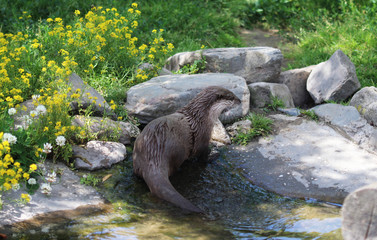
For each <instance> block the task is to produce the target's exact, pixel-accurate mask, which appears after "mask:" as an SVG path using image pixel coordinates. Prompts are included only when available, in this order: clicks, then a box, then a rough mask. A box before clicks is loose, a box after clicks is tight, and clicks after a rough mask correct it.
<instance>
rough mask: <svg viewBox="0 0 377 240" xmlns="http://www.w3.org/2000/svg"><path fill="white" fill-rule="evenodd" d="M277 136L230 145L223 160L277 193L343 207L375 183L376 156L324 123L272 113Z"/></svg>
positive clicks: (251, 179)
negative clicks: (349, 198)
mask: <svg viewBox="0 0 377 240" xmlns="http://www.w3.org/2000/svg"><path fill="white" fill-rule="evenodd" d="M273 117H274V118H275V123H277V124H278V126H276V127H277V132H278V134H277V135H273V136H269V137H267V138H261V139H260V140H259V142H254V143H250V144H249V145H247V146H232V147H230V149H229V151H228V153H227V156H226V157H227V158H228V159H229V161H230V162H231V163H232V164H234V166H235V167H237V168H239V169H240V170H241V172H242V173H243V175H244V176H245V177H247V178H248V179H249V180H250V181H251V182H252V183H254V184H255V185H258V186H261V187H263V188H265V189H266V190H270V191H273V192H276V193H278V194H281V195H284V196H290V197H299V198H315V199H318V200H322V201H329V202H334V203H342V202H343V200H344V198H345V197H346V196H347V194H349V193H350V192H352V191H354V190H356V189H358V188H360V187H362V186H365V185H368V184H371V183H373V182H377V175H376V174H375V170H376V169H377V156H376V155H375V154H372V153H370V152H368V151H366V150H364V149H362V148H360V147H359V146H358V145H356V144H355V143H354V142H353V141H350V140H348V139H347V138H345V137H343V135H342V134H341V133H339V132H338V131H336V130H335V129H336V128H335V129H334V128H332V127H330V126H329V125H327V124H323V123H322V124H321V123H317V122H315V121H310V120H306V119H303V118H300V117H288V116H285V115H280V114H278V115H273Z"/></svg>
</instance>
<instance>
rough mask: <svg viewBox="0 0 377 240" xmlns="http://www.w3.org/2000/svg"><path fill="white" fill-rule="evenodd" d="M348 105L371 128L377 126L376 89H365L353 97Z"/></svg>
mask: <svg viewBox="0 0 377 240" xmlns="http://www.w3.org/2000/svg"><path fill="white" fill-rule="evenodd" d="M350 105H351V106H354V107H355V108H356V109H357V110H358V111H359V112H360V113H361V115H362V116H363V117H364V118H365V119H366V120H367V121H368V123H370V124H372V125H373V126H377V88H375V87H365V88H362V89H361V90H360V91H358V92H357V93H355V95H353V97H352V99H351V101H350Z"/></svg>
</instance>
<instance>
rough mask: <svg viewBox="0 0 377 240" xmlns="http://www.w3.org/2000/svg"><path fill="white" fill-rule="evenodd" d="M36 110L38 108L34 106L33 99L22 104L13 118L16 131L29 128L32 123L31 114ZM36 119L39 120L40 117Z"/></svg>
mask: <svg viewBox="0 0 377 240" xmlns="http://www.w3.org/2000/svg"><path fill="white" fill-rule="evenodd" d="M35 108H36V106H35V105H34V103H33V100H32V99H30V100H27V101H25V102H23V103H21V104H20V108H19V109H17V113H16V114H15V115H13V116H12V118H13V120H14V127H15V129H19V128H23V129H27V128H28V127H29V125H30V123H31V122H32V118H31V117H30V112H31V111H33V110H35ZM35 118H38V116H36V117H35Z"/></svg>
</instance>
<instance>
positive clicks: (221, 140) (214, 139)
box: [210, 119, 231, 147]
mask: <svg viewBox="0 0 377 240" xmlns="http://www.w3.org/2000/svg"><path fill="white" fill-rule="evenodd" d="M210 142H211V143H213V144H214V145H215V146H217V147H221V146H224V145H229V144H231V140H230V137H229V135H228V133H227V132H226V130H225V128H224V125H223V124H222V123H221V122H220V120H219V119H217V121H216V122H215V125H214V126H213V130H212V134H211V140H210Z"/></svg>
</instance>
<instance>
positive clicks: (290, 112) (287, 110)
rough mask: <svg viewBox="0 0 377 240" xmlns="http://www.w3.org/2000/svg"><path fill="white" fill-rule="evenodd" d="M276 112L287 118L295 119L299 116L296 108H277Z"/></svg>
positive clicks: (299, 112)
mask: <svg viewBox="0 0 377 240" xmlns="http://www.w3.org/2000/svg"><path fill="white" fill-rule="evenodd" d="M278 111H280V112H282V113H285V114H287V115H289V116H296V117H297V116H298V115H300V114H301V111H300V109H298V108H280V107H278Z"/></svg>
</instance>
